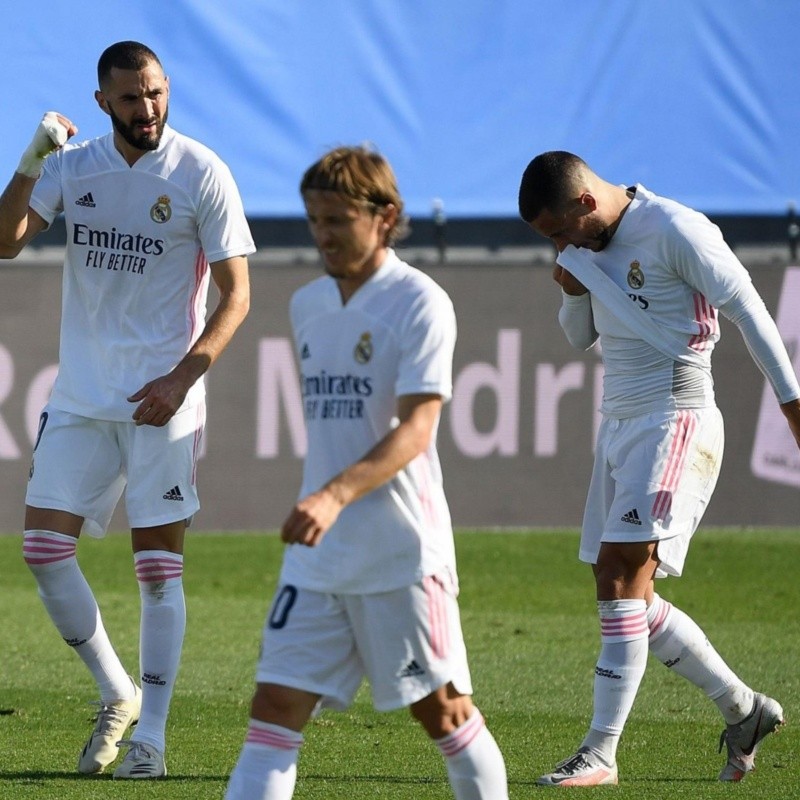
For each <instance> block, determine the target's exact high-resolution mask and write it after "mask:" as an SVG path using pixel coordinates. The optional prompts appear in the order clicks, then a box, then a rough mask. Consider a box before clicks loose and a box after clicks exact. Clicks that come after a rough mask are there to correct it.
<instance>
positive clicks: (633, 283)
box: [628, 261, 644, 289]
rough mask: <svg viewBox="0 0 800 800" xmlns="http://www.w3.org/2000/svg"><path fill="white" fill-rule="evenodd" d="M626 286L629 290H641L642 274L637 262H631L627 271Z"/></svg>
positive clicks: (642, 284) (642, 283) (640, 266)
mask: <svg viewBox="0 0 800 800" xmlns="http://www.w3.org/2000/svg"><path fill="white" fill-rule="evenodd" d="M628 286H630V287H631V289H641V288H642V286H644V272H642V265H641V264H640V263H639V262H638V261H631V268H630V270H629V271H628Z"/></svg>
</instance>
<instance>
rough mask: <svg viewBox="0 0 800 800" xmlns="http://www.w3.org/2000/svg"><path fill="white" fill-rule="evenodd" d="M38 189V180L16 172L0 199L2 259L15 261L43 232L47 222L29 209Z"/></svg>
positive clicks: (0, 248) (0, 254)
mask: <svg viewBox="0 0 800 800" xmlns="http://www.w3.org/2000/svg"><path fill="white" fill-rule="evenodd" d="M35 185H36V179H35V178H29V177H27V176H26V175H22V174H21V173H19V172H15V173H14V175H13V177H12V178H11V180H10V181H9V184H8V186H6V189H5V191H4V192H3V194H2V195H0V258H15V257H16V256H17V255H19V253H20V252H21V251H22V249H23V248H24V247H25V245H26V244H27V243H28V242H29V241H30V240H31V239H32V238H33V237H34V236H35V235H36V234H37V233H39V231H41V230H42V229H43V228H44V220H42V219H41V217H39V215H38V214H36V215H35V216H34V215H33V214H32V212H30V211H29V208H28V204H29V203H30V199H31V194H32V192H33V187H34V186H35ZM37 220H39V221H41V224H37Z"/></svg>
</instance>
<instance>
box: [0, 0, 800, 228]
mask: <svg viewBox="0 0 800 800" xmlns="http://www.w3.org/2000/svg"><path fill="white" fill-rule="evenodd" d="M1 13H2V17H1V18H0V21H2V25H0V48H1V49H2V53H3V65H4V67H5V80H4V81H3V82H2V84H0V108H2V110H3V121H4V132H3V133H4V135H3V147H2V152H1V153H0V171H2V173H3V175H9V176H10V174H11V171H12V170H13V169H14V168H15V167H16V164H17V161H18V158H19V154H20V153H21V151H22V150H23V149H24V147H25V146H26V145H27V143H28V141H29V139H30V136H31V135H32V133H33V130H34V128H35V126H36V124H37V123H38V121H39V119H40V117H41V114H42V113H43V112H44V111H46V110H50V109H55V110H59V111H61V112H63V113H64V114H66V115H67V116H69V117H71V118H72V119H73V120H74V121H75V122H76V123H77V124H78V126H79V127H80V134H79V137H84V138H85V137H92V136H97V135H101V134H103V133H105V132H106V131H107V130H108V127H109V124H108V120H107V118H106V117H105V115H103V114H102V113H101V112H100V110H99V109H98V108H97V106H96V105H95V102H94V98H93V91H94V89H95V88H96V75H95V67H96V62H97V57H98V56H99V54H100V52H101V51H102V50H103V49H104V48H105V47H106V46H107V45H108V44H110V43H112V42H114V41H117V40H120V39H138V40H140V41H143V42H145V43H146V44H148V45H149V46H151V47H152V48H153V49H154V50H155V51H156V52H157V53H158V54H159V56H160V57H161V59H162V61H163V63H164V67H165V69H166V72H167V74H168V75H169V76H170V79H171V82H172V105H171V122H172V124H173V125H174V127H176V128H177V129H179V130H181V131H182V132H184V133H187V134H189V135H191V136H194V137H195V138H198V139H200V140H201V141H203V142H205V143H206V144H208V145H209V146H211V147H212V148H213V149H215V150H216V151H217V152H218V153H219V154H220V155H221V156H222V157H223V158H224V159H225V160H226V161H227V162H228V163H229V165H230V166H231V168H232V170H233V172H234V175H235V177H236V179H237V181H238V182H239V185H240V187H241V190H242V194H243V196H244V200H245V206H246V210H247V213H248V214H249V215H250V216H251V217H264V216H266V217H274V216H296V215H300V214H301V212H302V208H301V205H300V201H299V198H298V196H297V188H296V187H297V183H298V180H299V177H300V175H301V173H302V171H303V170H304V169H305V167H306V166H307V165H308V164H309V163H310V162H311V161H313V160H314V159H315V158H317V157H318V156H319V155H320V154H321V153H322V152H323V151H324V150H326V149H327V148H329V147H331V146H334V145H338V144H342V143H356V142H362V141H370V142H373V143H374V144H375V145H376V146H377V147H378V148H379V149H380V150H381V151H382V152H384V153H385V154H386V155H387V156H388V157H389V158H390V160H391V161H392V162H393V164H394V166H395V169H396V171H397V173H398V177H399V181H400V188H401V191H402V192H403V194H404V196H405V198H406V201H407V204H408V210H409V211H410V212H411V213H412V214H413V215H415V216H427V215H429V214H430V210H431V204H432V200H433V198H435V197H440V198H442V199H443V201H444V204H445V209H446V212H447V213H448V215H449V216H451V217H513V216H515V215H516V193H517V187H518V183H519V177H520V175H521V173H522V170H523V169H524V167H525V165H526V164H527V163H528V161H529V160H530V158H531V157H533V156H534V155H535V154H536V153H538V152H540V151H542V150H549V149H567V150H572V151H574V152H577V153H579V154H580V155H582V156H583V157H584V158H586V159H587V161H589V163H590V164H591V165H592V166H594V168H595V169H596V170H597V171H598V172H600V173H601V174H602V175H603V176H604V177H607V178H608V179H609V180H613V181H617V182H629V183H630V182H634V181H641V182H642V183H644V184H645V185H647V186H648V187H649V188H651V189H653V190H654V191H656V192H659V193H661V194H666V195H669V196H672V197H675V198H676V199H679V200H682V201H683V202H686V203H688V204H690V205H692V206H695V207H696V208H699V209H702V210H703V211H706V212H708V213H712V214H782V213H784V212H785V211H786V207H787V203H788V202H790V201H793V200H794V199H796V198H798V197H800V147H798V145H797V142H798V135H800V102H798V95H797V85H798V76H799V75H800V46H799V45H798V33H799V32H800V3H798V2H797V0H613V2H612V1H611V0H438V1H437V0H339V2H332V0H294V2H289V0H226V2H220V3H214V2H211V1H210V0H159V1H158V2H155V0H139V2H137V3H129V2H119V0H107V1H106V2H83V3H63V2H58V1H57V0H42V1H41V2H39V3H36V4H35V5H33V6H27V5H24V4H18V3H13V4H12V3H5V4H4V10H3V11H2V12H1ZM0 181H3V182H4V181H5V177H0Z"/></svg>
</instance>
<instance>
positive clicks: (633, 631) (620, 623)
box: [600, 609, 649, 639]
mask: <svg viewBox="0 0 800 800" xmlns="http://www.w3.org/2000/svg"><path fill="white" fill-rule="evenodd" d="M648 630H649V628H648V627H647V609H643V610H642V611H633V612H623V614H622V616H619V617H600V635H601V636H602V637H603V638H604V639H606V638H609V637H615V638H621V639H638V638H639V637H640V636H644V635H645V634H647V632H648Z"/></svg>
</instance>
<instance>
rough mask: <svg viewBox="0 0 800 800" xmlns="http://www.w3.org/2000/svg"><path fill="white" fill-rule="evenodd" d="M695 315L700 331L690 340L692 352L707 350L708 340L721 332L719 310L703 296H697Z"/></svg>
mask: <svg viewBox="0 0 800 800" xmlns="http://www.w3.org/2000/svg"><path fill="white" fill-rule="evenodd" d="M694 315H695V321H696V322H697V325H698V327H699V328H700V330H699V332H698V333H696V334H694V335H693V336H691V337H690V338H689V347H691V348H692V350H698V351H701V350H707V349H708V340H709V339H710V338H711V337H712V336H714V335H715V334H716V333H717V331H718V330H719V319H718V318H717V309H716V308H714V306H712V305H711V303H709V302H708V300H706V298H705V297H704V296H703V295H702V294H695V295H694Z"/></svg>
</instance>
